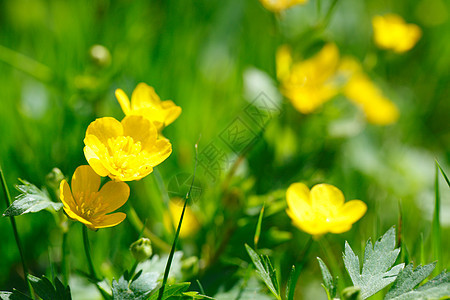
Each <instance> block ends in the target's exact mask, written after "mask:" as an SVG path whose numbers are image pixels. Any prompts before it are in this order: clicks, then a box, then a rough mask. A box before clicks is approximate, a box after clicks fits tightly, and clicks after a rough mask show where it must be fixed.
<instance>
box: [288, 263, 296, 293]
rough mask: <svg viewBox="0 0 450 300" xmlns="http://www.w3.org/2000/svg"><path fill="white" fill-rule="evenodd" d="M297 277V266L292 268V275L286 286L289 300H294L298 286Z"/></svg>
mask: <svg viewBox="0 0 450 300" xmlns="http://www.w3.org/2000/svg"><path fill="white" fill-rule="evenodd" d="M297 279H298V277H297V275H296V270H295V265H294V266H292V269H291V273H290V274H289V280H288V282H287V284H286V297H287V299H288V300H294V295H295V285H296V284H297Z"/></svg>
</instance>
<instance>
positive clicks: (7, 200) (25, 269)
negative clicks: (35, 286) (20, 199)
mask: <svg viewBox="0 0 450 300" xmlns="http://www.w3.org/2000/svg"><path fill="white" fill-rule="evenodd" d="M0 176H1V181H2V186H3V193H4V196H5V203H6V207H7V208H8V207H9V206H10V205H11V202H12V201H11V195H10V194H9V189H8V185H7V184H6V180H5V175H4V174H3V169H2V167H1V166H0ZM9 220H10V221H11V226H12V228H13V232H14V238H15V239H16V244H17V248H18V249H19V254H20V259H21V260H22V268H23V274H24V276H25V281H26V282H27V286H28V292H29V293H30V295H31V298H33V299H34V294H33V292H32V289H31V283H30V281H29V280H28V267H27V264H26V263H25V257H24V255H23V249H22V243H21V242H20V238H19V233H18V231H17V225H16V220H15V219H14V216H10V217H9Z"/></svg>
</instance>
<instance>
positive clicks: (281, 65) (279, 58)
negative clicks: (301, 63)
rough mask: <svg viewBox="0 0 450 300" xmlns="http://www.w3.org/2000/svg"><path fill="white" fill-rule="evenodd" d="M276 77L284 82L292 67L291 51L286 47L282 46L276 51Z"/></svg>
mask: <svg viewBox="0 0 450 300" xmlns="http://www.w3.org/2000/svg"><path fill="white" fill-rule="evenodd" d="M276 62H277V77H278V79H280V80H285V79H286V78H287V77H288V76H289V72H290V69H291V65H292V55H291V49H290V48H289V46H287V45H282V46H280V48H278V50H277V54H276Z"/></svg>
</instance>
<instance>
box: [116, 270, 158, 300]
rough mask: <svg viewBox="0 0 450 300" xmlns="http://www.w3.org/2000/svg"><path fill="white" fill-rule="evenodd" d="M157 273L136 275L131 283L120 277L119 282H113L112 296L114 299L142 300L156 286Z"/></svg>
mask: <svg viewBox="0 0 450 300" xmlns="http://www.w3.org/2000/svg"><path fill="white" fill-rule="evenodd" d="M158 277H159V273H157V272H151V273H142V272H140V273H138V274H137V275H136V276H135V277H134V278H133V279H132V280H131V281H128V280H126V279H125V276H121V277H120V278H119V281H116V280H113V282H112V294H113V298H114V299H124V300H128V299H129V300H133V299H137V300H144V299H147V298H148V296H149V295H150V293H151V292H152V291H153V290H155V289H156V287H157V286H158Z"/></svg>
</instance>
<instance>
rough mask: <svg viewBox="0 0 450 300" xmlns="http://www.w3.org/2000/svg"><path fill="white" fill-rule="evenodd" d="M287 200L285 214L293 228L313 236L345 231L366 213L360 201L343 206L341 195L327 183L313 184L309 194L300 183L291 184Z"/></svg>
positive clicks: (363, 204)
mask: <svg viewBox="0 0 450 300" xmlns="http://www.w3.org/2000/svg"><path fill="white" fill-rule="evenodd" d="M286 201H287V204H288V209H287V210H286V212H287V214H288V215H289V217H290V218H291V219H292V221H293V223H294V225H295V226H297V227H298V228H300V229H301V230H303V231H305V232H307V233H309V234H311V235H314V236H320V235H322V234H325V233H327V232H331V233H342V232H346V231H348V230H350V228H351V227H352V224H353V223H355V222H356V221H358V220H359V219H360V218H361V217H362V216H363V215H364V214H365V213H366V210H367V205H366V204H365V203H364V202H362V201H361V200H352V201H348V202H346V203H344V201H345V199H344V195H343V194H342V192H341V191H340V190H339V189H338V188H336V187H335V186H333V185H329V184H318V185H315V186H313V188H312V189H311V191H310V190H309V189H308V187H307V186H306V185H304V184H303V183H293V184H291V186H289V188H288V190H287V192H286Z"/></svg>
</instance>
